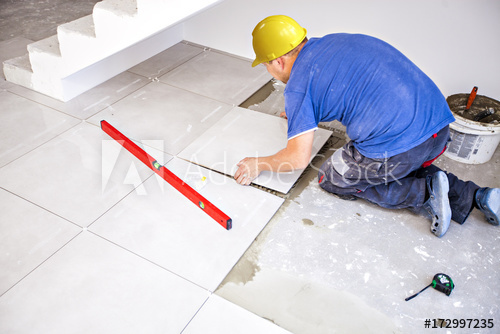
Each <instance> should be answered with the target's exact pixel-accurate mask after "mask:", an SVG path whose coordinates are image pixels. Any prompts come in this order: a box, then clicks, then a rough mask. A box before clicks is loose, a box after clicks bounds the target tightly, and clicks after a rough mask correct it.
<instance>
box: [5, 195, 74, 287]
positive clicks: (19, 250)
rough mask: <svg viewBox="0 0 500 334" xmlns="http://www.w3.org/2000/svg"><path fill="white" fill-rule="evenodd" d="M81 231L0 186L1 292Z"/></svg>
mask: <svg viewBox="0 0 500 334" xmlns="http://www.w3.org/2000/svg"><path fill="white" fill-rule="evenodd" d="M80 231H81V228H78V227H77V226H76V225H74V224H71V223H69V222H68V221H66V220H64V219H62V218H60V217H57V216H55V215H54V214H52V213H49V212H47V211H45V210H44V209H42V208H40V207H38V206H36V205H33V204H32V203H29V202H27V201H25V200H23V199H21V198H19V197H17V196H15V195H13V194H11V193H9V192H7V191H5V190H2V189H0V268H2V269H1V270H0V295H2V294H3V293H4V292H5V291H7V290H8V289H10V288H11V287H12V286H13V285H14V284H15V283H17V282H18V281H19V280H20V279H21V278H23V277H24V276H26V275H27V274H28V273H29V272H31V271H32V270H33V269H35V268H36V267H37V266H38V265H40V264H41V263H42V262H43V261H45V260H46V259H47V258H48V257H49V256H51V255H52V254H53V253H54V252H55V251H57V250H58V249H59V248H61V247H62V246H63V245H64V244H65V243H67V242H68V241H69V240H70V239H71V238H73V237H74V236H76V235H77V234H78V233H79V232H80Z"/></svg>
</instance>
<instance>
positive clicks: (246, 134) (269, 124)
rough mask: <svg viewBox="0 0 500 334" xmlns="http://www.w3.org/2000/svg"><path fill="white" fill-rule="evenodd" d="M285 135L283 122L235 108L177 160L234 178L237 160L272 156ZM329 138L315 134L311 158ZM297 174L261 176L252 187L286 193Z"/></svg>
mask: <svg viewBox="0 0 500 334" xmlns="http://www.w3.org/2000/svg"><path fill="white" fill-rule="evenodd" d="M286 133H287V122H286V120H285V119H283V118H279V117H276V116H272V115H268V114H264V113H260V112H256V111H253V110H249V109H244V108H239V107H235V108H234V109H232V110H231V111H230V112H229V113H228V114H227V115H226V116H225V117H224V118H222V119H221V120H220V121H219V122H217V124H215V125H214V126H213V127H211V128H210V129H209V130H208V131H206V132H205V133H204V134H203V135H202V136H200V137H198V138H197V139H196V140H195V141H194V142H193V143H192V144H191V145H189V146H188V147H187V148H186V149H185V150H183V151H182V152H181V153H180V154H179V155H178V156H179V157H181V158H183V159H186V160H189V161H192V162H194V163H197V164H200V165H202V166H205V167H207V168H210V169H214V170H217V171H220V172H221V173H224V174H228V175H234V173H235V172H236V170H237V166H236V164H237V163H238V162H239V161H240V160H241V159H243V158H245V157H255V156H261V157H264V156H268V155H272V154H274V153H276V152H278V151H279V150H281V149H283V148H284V147H286V143H287V134H286ZM330 135H331V131H327V130H324V129H318V130H317V131H316V133H315V135H314V143H313V152H312V156H314V155H316V153H317V152H318V151H319V150H320V149H321V147H322V146H323V145H324V143H325V142H326V141H327V140H328V138H329V137H330ZM301 173H302V171H301V170H299V171H295V172H292V173H271V172H262V173H261V175H260V176H259V177H258V178H257V179H255V180H254V183H255V184H259V185H262V186H265V187H267V188H270V189H274V190H277V191H280V192H282V193H287V192H288V191H289V190H290V188H291V187H292V186H293V184H294V183H295V181H297V179H298V178H299V176H300V174H301Z"/></svg>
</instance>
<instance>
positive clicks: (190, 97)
mask: <svg viewBox="0 0 500 334" xmlns="http://www.w3.org/2000/svg"><path fill="white" fill-rule="evenodd" d="M230 109H231V107H230V106H229V105H227V104H224V103H221V102H218V101H215V100H212V99H208V98H206V97H203V96H200V95H197V94H194V93H191V92H187V91H185V90H182V89H179V88H175V87H172V86H169V85H166V84H164V83H161V82H152V83H150V84H149V85H147V86H145V87H144V88H142V89H140V90H138V91H137V92H135V93H134V94H131V95H129V96H127V97H126V98H124V99H123V100H121V101H120V102H118V103H116V104H114V105H113V106H111V107H109V108H106V109H105V110H103V111H102V112H100V113H98V114H97V115H95V116H94V117H92V118H90V119H89V122H91V123H93V124H99V122H100V121H101V120H103V119H104V120H106V121H108V122H109V123H110V124H111V125H113V126H114V127H115V128H117V129H118V130H120V131H121V132H123V133H124V134H125V135H126V136H128V137H130V138H132V139H136V140H142V139H153V140H159V141H162V142H163V145H162V147H157V148H158V149H163V150H164V151H165V152H167V153H168V154H171V155H176V154H177V153H179V152H180V151H181V150H182V149H184V148H185V147H186V146H187V145H189V143H191V142H192V141H193V140H194V139H195V138H197V137H199V136H200V135H201V134H202V133H203V132H205V130H207V129H208V128H209V127H210V126H212V125H213V124H215V122H217V121H218V120H219V119H221V118H222V117H223V116H224V115H225V114H226V113H227V112H229V110H230Z"/></svg>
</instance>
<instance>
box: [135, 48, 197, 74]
mask: <svg viewBox="0 0 500 334" xmlns="http://www.w3.org/2000/svg"><path fill="white" fill-rule="evenodd" d="M202 52H203V48H202V47H199V46H194V45H188V44H186V43H184V42H181V43H178V44H175V45H174V46H172V47H170V48H168V49H167V50H165V51H163V52H161V53H159V54H157V55H156V56H153V57H151V58H149V59H148V60H146V61H143V62H142V63H140V64H139V65H137V66H134V67H132V68H131V69H129V70H128V71H129V72H132V73H135V74H138V75H142V76H144V77H146V78H148V79H150V80H156V79H158V78H159V77H160V76H162V75H163V74H165V73H167V72H169V71H171V70H172V69H174V68H175V67H177V66H179V65H181V64H182V63H185V62H186V61H188V60H189V59H191V58H193V57H195V56H196V55H198V54H200V53H202Z"/></svg>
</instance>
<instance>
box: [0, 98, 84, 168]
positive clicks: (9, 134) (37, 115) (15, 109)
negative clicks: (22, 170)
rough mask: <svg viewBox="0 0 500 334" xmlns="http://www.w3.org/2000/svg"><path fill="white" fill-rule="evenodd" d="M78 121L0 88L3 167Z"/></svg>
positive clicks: (0, 150) (0, 129)
mask: <svg viewBox="0 0 500 334" xmlns="http://www.w3.org/2000/svg"><path fill="white" fill-rule="evenodd" d="M78 123H79V120H78V119H76V118H74V117H70V116H67V115H64V114H62V113H60V112H58V111H55V110H53V109H51V108H47V107H45V106H42V105H40V104H38V103H35V102H33V101H30V100H27V99H25V98H23V97H20V96H17V95H15V94H13V93H10V92H5V91H4V92H1V91H0V167H1V166H4V165H5V164H7V163H9V162H11V161H12V160H14V159H16V158H19V157H20V156H22V155H23V154H25V153H27V152H29V151H31V150H32V149H34V148H35V147H37V146H39V145H41V144H43V143H44V142H46V141H48V140H50V139H52V138H54V137H55V136H57V135H59V134H61V133H62V132H64V131H66V130H68V129H69V128H71V127H72V126H75V125H76V124H78Z"/></svg>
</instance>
